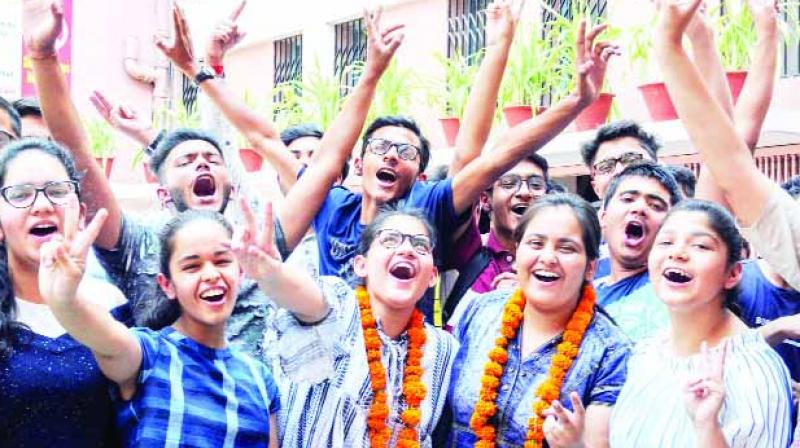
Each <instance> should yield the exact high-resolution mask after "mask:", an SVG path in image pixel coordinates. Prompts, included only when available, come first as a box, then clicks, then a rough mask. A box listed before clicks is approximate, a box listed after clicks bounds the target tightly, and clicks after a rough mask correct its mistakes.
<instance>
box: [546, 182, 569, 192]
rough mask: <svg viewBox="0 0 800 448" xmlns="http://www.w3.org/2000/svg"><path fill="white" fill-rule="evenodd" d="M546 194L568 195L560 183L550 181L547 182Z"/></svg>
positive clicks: (565, 188)
mask: <svg viewBox="0 0 800 448" xmlns="http://www.w3.org/2000/svg"><path fill="white" fill-rule="evenodd" d="M547 192H548V193H550V194H556V193H569V190H567V187H565V186H563V185H561V184H560V183H558V182H555V181H552V180H551V181H548V182H547Z"/></svg>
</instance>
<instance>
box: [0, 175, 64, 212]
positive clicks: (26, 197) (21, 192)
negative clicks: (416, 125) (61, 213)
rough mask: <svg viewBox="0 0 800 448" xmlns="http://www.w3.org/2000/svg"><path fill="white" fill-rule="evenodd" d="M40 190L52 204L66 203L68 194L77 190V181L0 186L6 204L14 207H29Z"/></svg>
mask: <svg viewBox="0 0 800 448" xmlns="http://www.w3.org/2000/svg"><path fill="white" fill-rule="evenodd" d="M40 192H41V193H43V194H44V197H46V198H47V200H48V201H50V203H51V204H53V205H67V203H69V199H70V196H71V195H72V194H73V193H77V192H78V183H77V182H75V181H72V180H62V181H50V182H47V183H45V184H44V186H43V187H35V186H33V185H31V184H19V185H9V186H7V187H3V188H0V195H2V196H3V199H5V201H6V202H8V205H10V206H12V207H15V208H28V207H30V206H31V205H33V204H34V203H35V202H36V198H37V197H38V196H39V193H40Z"/></svg>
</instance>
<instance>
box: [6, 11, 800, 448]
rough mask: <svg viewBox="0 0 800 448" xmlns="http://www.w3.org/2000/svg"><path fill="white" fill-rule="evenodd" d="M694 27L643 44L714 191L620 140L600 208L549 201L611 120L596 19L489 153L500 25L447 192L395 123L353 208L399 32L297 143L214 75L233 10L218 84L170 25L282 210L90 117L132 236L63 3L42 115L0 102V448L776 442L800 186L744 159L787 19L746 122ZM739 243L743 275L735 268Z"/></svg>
mask: <svg viewBox="0 0 800 448" xmlns="http://www.w3.org/2000/svg"><path fill="white" fill-rule="evenodd" d="M700 3H701V2H700V0H691V1H680V0H661V1H660V2H657V11H658V21H657V26H656V28H655V29H654V33H655V39H654V42H655V53H656V55H657V59H658V61H659V63H660V65H661V68H662V73H663V75H664V78H665V81H666V84H667V87H668V89H669V92H670V95H671V97H672V100H673V102H674V104H675V107H676V109H677V111H678V113H679V116H680V118H681V120H682V122H683V124H684V126H685V127H686V129H687V131H688V133H689V135H690V137H691V140H692V142H693V143H694V145H695V146H696V147H697V149H698V151H699V153H700V155H701V157H702V158H703V161H704V167H703V172H701V174H700V176H699V179H697V189H696V196H697V197H699V198H702V199H691V198H690V196H692V192H693V191H694V179H692V176H691V173H690V175H689V176H687V175H686V173H685V172H681V171H677V175H673V173H675V172H676V171H674V170H672V169H670V168H668V167H664V166H661V165H659V164H658V162H657V150H658V142H657V140H656V139H655V138H653V137H652V136H651V135H649V134H648V133H647V132H645V131H643V130H642V129H641V128H640V127H639V126H638V125H637V124H635V123H633V122H629V121H623V122H618V123H612V124H610V125H607V126H605V127H603V128H602V129H600V130H599V131H598V132H597V134H596V137H595V139H593V141H591V142H587V144H586V145H585V146H584V159H585V161H586V164H587V166H588V167H589V169H590V172H591V174H592V178H593V186H594V187H595V190H596V192H597V194H598V197H600V198H601V204H600V207H599V211H598V210H596V208H595V207H594V206H593V205H592V204H590V203H588V202H587V201H585V200H583V199H581V198H580V197H578V196H575V195H572V194H569V193H560V192H557V191H556V190H557V187H556V186H555V185H554V184H553V183H552V182H551V180H550V179H549V178H548V173H547V171H548V165H547V161H546V160H545V159H544V158H542V157H541V156H537V155H536V154H535V152H536V150H538V149H540V148H541V147H542V146H544V145H545V144H546V143H547V142H548V141H550V140H551V139H552V138H553V137H555V136H556V135H558V134H559V133H560V132H562V131H563V130H564V129H565V128H566V127H567V126H568V125H569V124H570V122H571V121H572V120H573V119H574V118H575V117H576V116H577V115H578V114H579V113H580V112H581V110H583V109H584V108H585V107H586V106H588V105H589V104H591V102H592V101H593V100H594V99H595V98H596V97H597V95H598V92H599V89H600V87H601V86H602V85H603V79H604V76H605V70H606V65H607V62H608V60H609V59H610V58H611V57H613V56H614V55H615V54H617V53H618V48H617V47H616V46H615V45H614V44H612V43H609V42H602V41H599V40H598V39H597V38H598V36H599V35H600V34H601V33H602V31H603V29H604V26H597V27H589V26H588V25H587V24H586V23H585V22H584V23H583V24H582V25H581V27H580V30H579V33H578V36H577V42H576V54H577V65H576V70H575V89H574V91H573V92H572V93H571V94H570V95H568V96H567V97H566V98H564V99H562V100H561V101H559V102H557V103H556V104H554V105H553V106H552V107H551V108H550V109H548V111H547V112H545V113H544V114H542V115H539V116H536V117H534V118H532V119H530V120H528V121H526V122H524V123H522V124H520V125H518V126H516V127H513V128H510V129H508V130H507V131H505V132H504V133H503V134H502V135H501V136H500V137H499V138H498V139H497V140H496V142H495V144H494V147H493V148H491V149H488V148H487V149H484V146H485V145H486V142H487V139H488V136H489V132H490V130H491V125H492V120H493V115H494V108H493V107H487V106H486V105H487V104H491V105H493V104H495V103H496V101H497V91H498V88H499V85H500V82H501V80H502V76H503V72H504V70H505V65H506V61H507V58H508V53H509V48H510V46H511V43H512V40H513V36H514V32H515V28H516V24H517V21H518V19H519V11H516V10H515V8H513V7H512V5H511V2H509V1H507V0H497V1H495V2H494V3H492V4H491V5H489V6H488V7H487V10H486V17H487V24H486V26H487V30H486V33H487V40H486V50H485V54H484V58H483V59H482V61H481V63H480V67H479V71H478V74H477V78H476V82H475V85H474V87H473V89H472V91H471V93H470V98H469V101H468V104H467V107H466V111H465V116H464V118H463V125H462V128H461V129H462V130H461V131H460V133H459V135H458V138H457V142H456V148H457V150H456V154H455V157H454V159H453V161H452V163H451V164H450V165H449V166H448V167H447V170H446V176H444V178H443V179H440V180H427V181H426V180H422V174H423V173H424V172H425V169H426V167H427V165H428V162H429V160H430V147H429V143H428V141H427V140H426V139H425V138H424V136H423V135H422V133H421V132H420V129H419V128H418V126H417V125H416V124H415V123H414V121H413V120H411V119H409V118H405V117H401V116H391V117H380V118H378V119H376V120H375V121H374V122H373V123H371V124H370V125H369V126H367V128H366V131H364V134H363V135H364V136H363V138H362V141H361V144H360V145H358V148H359V151H360V152H359V153H358V154H357V157H356V159H355V163H354V169H355V171H356V172H357V173H358V174H359V175H361V176H362V192H360V193H354V192H351V191H349V190H348V189H346V188H344V187H342V186H340V185H339V184H340V183H341V181H342V179H343V177H346V176H347V167H348V160H349V158H350V153H351V151H352V148H353V147H356V146H357V143H358V139H359V135H361V132H362V128H363V127H364V124H365V120H366V117H367V112H368V110H369V107H370V103H371V102H372V98H373V95H374V92H375V89H376V85H377V83H378V81H379V79H380V77H381V75H382V74H383V72H384V71H385V69H386V68H387V66H388V65H389V62H390V61H391V59H392V57H393V55H394V53H395V51H396V49H397V48H398V46H399V45H400V44H401V43H402V41H403V28H402V27H401V26H384V25H383V24H382V23H381V20H380V13H377V14H367V16H366V17H365V23H366V26H367V35H368V45H367V61H366V66H365V70H364V72H363V74H362V76H361V78H360V79H359V81H358V84H357V85H356V87H355V88H354V89H353V90H352V92H351V93H350V95H349V97H348V99H347V101H346V102H345V104H344V106H343V107H342V110H341V111H340V112H339V114H338V115H337V117H336V118H335V120H334V122H333V124H332V125H331V126H330V128H329V129H328V130H326V131H325V132H324V133H322V132H321V131H320V130H318V129H316V128H314V127H313V126H301V127H296V128H292V129H289V130H286V131H285V132H284V133H283V134H281V133H279V132H278V130H277V129H275V127H274V125H273V124H272V123H270V122H269V121H267V120H265V119H263V118H262V117H259V116H258V115H256V114H255V113H253V112H252V111H250V110H248V108H247V107H245V106H244V105H243V102H241V101H240V100H239V99H237V98H236V96H235V95H233V94H232V93H231V92H230V91H229V90H228V88H227V87H226V85H225V82H224V77H223V76H220V75H221V72H222V71H223V58H224V54H225V52H226V51H227V50H229V49H230V48H231V47H232V46H233V45H235V44H236V43H237V42H238V41H239V39H240V37H241V32H240V31H239V29H238V26H237V25H236V19H237V17H238V16H239V14H241V12H242V8H243V7H244V3H242V5H241V6H240V7H238V8H237V9H236V11H234V12H233V14H232V15H231V16H230V17H229V18H228V19H226V20H223V21H222V22H221V23H220V24H219V26H218V27H217V29H216V30H215V32H214V34H213V36H212V38H211V41H210V42H209V45H208V47H207V52H208V54H207V55H206V58H205V63H206V64H208V65H209V66H210V67H212V68H213V69H214V70H215V71H216V72H217V75H216V76H215V75H213V74H212V73H210V71H209V69H207V68H204V67H201V65H200V64H199V63H198V62H197V61H196V59H195V58H194V56H193V51H192V48H193V46H192V42H191V40H190V33H189V30H188V27H187V24H186V21H185V19H184V17H183V13H182V11H181V10H180V9H179V8H176V9H175V10H174V11H173V18H174V26H175V37H174V39H173V40H171V41H166V40H159V41H157V43H156V45H157V46H158V47H159V48H160V49H161V50H162V51H163V52H164V53H165V54H166V55H167V57H169V59H170V60H171V61H172V63H173V64H174V65H175V67H176V68H178V69H179V70H181V71H182V72H183V73H184V74H186V75H187V76H190V77H192V78H194V79H196V80H197V82H198V84H199V87H200V89H201V90H202V91H203V93H204V94H205V95H206V96H207V97H208V99H210V100H211V102H212V103H213V104H214V106H215V107H216V108H217V109H218V110H219V111H220V112H222V114H223V115H224V116H225V117H226V118H227V119H228V120H229V121H230V123H231V124H232V125H233V126H234V127H236V128H237V130H238V131H239V132H241V133H242V134H243V135H244V136H245V137H247V138H248V140H249V141H250V142H251V144H252V145H253V147H254V148H255V149H256V150H257V151H258V152H260V153H261V154H262V155H263V156H264V157H265V158H266V159H267V160H268V161H269V162H270V164H271V165H272V166H273V167H274V168H275V170H276V171H277V173H278V175H279V181H280V184H281V189H282V190H283V192H284V194H285V201H284V205H283V206H280V207H279V206H276V207H274V208H273V206H272V205H271V204H270V203H269V202H268V201H260V200H259V199H260V197H259V196H260V195H258V193H257V192H252V191H250V190H248V189H247V187H246V186H245V185H244V184H241V183H239V182H238V181H237V180H235V179H236V178H237V177H238V175H237V174H236V164H235V163H233V162H234V161H233V160H232V159H231V155H230V153H229V149H228V148H227V147H226V146H225V145H223V144H221V143H220V142H219V141H218V140H217V139H216V138H215V137H214V136H213V135H212V134H209V133H208V132H205V131H201V130H190V129H180V130H176V131H171V132H162V133H160V134H157V133H156V132H153V131H152V130H151V129H150V128H149V126H148V125H147V123H146V122H144V121H143V120H142V119H141V117H139V116H138V115H137V114H135V113H133V112H132V111H131V110H130V109H128V108H126V107H121V106H115V105H113V104H112V103H111V102H109V101H108V100H107V99H106V98H105V97H104V96H103V95H101V94H99V93H97V94H96V95H95V96H94V97H93V103H94V104H95V106H96V107H97V109H98V110H99V111H100V113H101V114H102V115H103V116H104V117H105V118H106V119H107V120H108V121H109V122H110V123H112V125H114V126H115V127H116V128H117V129H119V130H120V131H122V132H124V133H126V134H127V135H129V136H131V137H133V138H135V139H137V140H139V141H141V142H142V143H143V144H145V145H148V146H149V148H150V161H149V163H150V166H151V168H152V171H153V172H154V173H156V174H157V176H158V179H159V186H158V195H159V199H160V200H161V202H162V204H164V207H165V209H167V210H169V211H170V216H169V217H168V218H167V219H166V220H165V221H166V222H147V223H143V222H140V221H138V220H137V219H135V218H133V217H131V216H128V215H127V214H126V213H125V212H124V211H123V210H122V209H121V207H120V205H119V203H118V202H117V199H116V198H115V197H114V195H113V193H112V191H111V187H110V184H109V183H108V181H107V179H106V178H105V176H104V174H103V173H102V172H101V168H100V167H99V166H98V165H97V164H96V163H95V161H94V160H93V158H92V156H91V152H90V151H89V145H88V140H87V137H86V134H85V132H84V131H83V129H82V127H81V124H80V123H81V121H80V119H79V117H78V114H77V112H76V110H75V107H74V105H73V104H72V100H71V99H70V96H69V92H68V89H67V87H66V83H65V80H64V77H63V75H62V73H61V71H60V68H59V64H58V60H57V56H56V52H55V51H54V46H55V41H56V39H57V37H58V36H59V34H60V27H61V14H62V10H61V7H60V5H59V2H57V1H45V2H26V3H25V4H24V17H25V22H24V29H25V31H26V36H25V42H26V45H27V46H28V49H29V54H30V55H31V59H32V65H33V71H34V75H35V78H36V85H37V89H38V100H39V102H40V107H39V105H37V104H34V103H32V102H31V101H29V100H25V101H23V102H21V103H18V104H17V105H19V106H25V107H19V109H15V108H14V107H13V106H12V105H11V104H10V103H8V102H6V101H5V100H3V99H2V98H0V138H2V139H0V146H3V147H2V150H0V196H2V200H0V239H2V242H3V247H2V250H0V403H2V406H0V423H2V424H0V446H20V447H21V446H26V447H28V446H75V447H92V446H98V447H101V446H102V447H105V446H119V445H125V446H176V447H177V446H186V447H199V446H209V447H218V446H224V447H233V446H242V447H245V446H246V447H250V446H279V445H280V446H285V447H318V446H331V447H345V446H347V447H350V446H371V447H385V446H397V447H414V446H426V447H432V446H437V447H438V446H453V447H456V446H459V447H460V446H479V447H493V446H503V447H506V446H508V447H510V446H526V447H540V446H549V447H552V448H556V447H582V446H591V447H595V446H612V447H646V446H662V447H684V446H698V447H788V446H790V444H791V443H792V441H793V440H794V439H795V436H794V435H793V430H794V422H795V418H796V416H795V413H796V406H795V404H794V401H793V398H792V390H793V384H794V383H793V382H792V380H795V381H796V380H800V358H798V353H797V352H796V347H795V345H796V343H793V342H792V341H788V340H787V339H792V338H796V337H797V334H798V332H800V326H799V325H798V324H797V323H795V320H796V318H795V317H794V315H795V314H797V313H798V312H800V295H799V294H798V293H797V291H796V290H797V289H798V288H800V255H799V254H800V205H799V204H798V203H797V202H796V201H795V199H793V196H794V197H796V196H797V193H798V191H800V188H798V187H797V183H790V184H789V185H788V188H787V191H788V193H787V191H784V190H782V189H780V188H779V187H777V186H776V185H774V184H773V183H772V182H771V181H770V180H769V179H768V178H766V177H765V176H764V175H763V174H761V173H760V172H759V171H758V169H757V168H756V166H755V164H754V163H753V160H752V156H751V153H750V149H752V148H754V147H755V144H756V143H757V136H758V134H759V132H760V127H761V124H762V123H763V120H764V116H765V114H766V110H767V108H768V106H769V102H770V100H771V91H772V87H773V80H772V79H773V75H774V71H775V59H776V50H777V34H776V28H777V25H776V21H777V11H776V9H775V4H774V1H773V0H748V7H750V8H751V12H752V14H753V17H754V18H755V23H756V25H757V32H758V34H759V42H758V46H759V52H756V55H757V56H756V61H755V62H754V67H753V70H752V71H751V73H750V75H749V78H748V80H747V83H746V85H745V88H744V90H743V92H742V96H741V97H740V99H739V102H738V103H737V104H736V106H735V108H734V106H733V104H732V102H731V99H730V94H729V93H728V91H727V87H725V88H720V85H723V86H724V74H723V72H722V70H721V68H720V65H719V57H718V55H717V52H716V49H715V48H714V45H713V35H712V34H711V33H710V28H709V27H708V26H707V24H706V23H705V19H704V18H703V16H702V13H701V12H698V8H699V7H700ZM684 34H687V35H688V37H689V40H690V42H691V45H692V47H693V55H694V60H692V59H690V58H689V57H688V56H687V54H686V52H685V50H684V49H683V45H682V40H683V37H684ZM701 74H702V75H701ZM19 112H21V113H19ZM20 115H22V117H21V116H20ZM45 123H46V124H45ZM42 137H44V138H42ZM312 153H313V156H312V155H311V154H312ZM676 179H680V180H681V183H680V184H679V183H678V182H677V181H676ZM259 202H264V203H263V204H261V203H259ZM728 209H730V210H731V211H732V212H733V215H732V214H731V213H730V212H729V211H728ZM223 213H224V214H225V215H228V218H226V217H225V216H223ZM482 216H483V217H484V220H485V217H487V216H488V217H489V228H488V232H481V227H482V226H481V221H482V219H481V217H482ZM734 216H735V218H734ZM228 219H230V221H229V220H228ZM737 220H738V223H737ZM231 222H235V223H236V224H235V225H233V224H231ZM312 228H313V231H311V230H309V229H312ZM484 230H486V229H484ZM740 230H741V233H740ZM482 233H485V234H486V235H482ZM742 234H744V235H745V236H746V237H747V240H748V241H749V243H750V246H751V248H752V250H753V251H754V252H755V253H757V254H758V255H759V256H760V257H761V258H760V259H758V261H745V262H742V257H743V253H744V252H745V249H744V248H745V240H744V239H743V237H742ZM290 254H291V255H290ZM298 258H299V259H298ZM454 272H455V273H454ZM770 345H773V346H775V348H774V349H773V347H771V346H770ZM787 365H788V366H789V368H788V369H787Z"/></svg>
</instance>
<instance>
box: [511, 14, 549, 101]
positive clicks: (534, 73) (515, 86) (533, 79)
mask: <svg viewBox="0 0 800 448" xmlns="http://www.w3.org/2000/svg"><path fill="white" fill-rule="evenodd" d="M518 33H519V35H518V36H517V38H516V39H515V41H514V44H513V45H512V47H511V52H510V54H509V58H508V67H507V69H506V74H505V76H504V78H503V84H502V85H501V86H500V92H499V93H498V101H499V104H500V105H501V106H511V105H535V104H539V103H540V101H541V100H542V98H543V97H544V96H545V95H546V93H547V92H549V90H550V85H551V80H552V78H551V77H552V75H553V71H554V69H555V67H556V62H557V58H556V57H555V54H556V53H555V52H553V51H550V48H549V46H548V43H547V41H546V40H545V39H542V37H541V31H540V30H538V29H536V28H533V27H530V28H528V29H524V30H520V31H518Z"/></svg>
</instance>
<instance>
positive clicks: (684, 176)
mask: <svg viewBox="0 0 800 448" xmlns="http://www.w3.org/2000/svg"><path fill="white" fill-rule="evenodd" d="M664 168H666V169H667V171H669V173H670V174H672V177H674V178H675V180H676V181H677V182H678V184H679V185H680V186H681V187H682V188H683V191H685V192H686V197H687V198H693V197H694V190H695V186H696V185H697V176H695V175H694V171H692V170H690V169H689V168H686V167H685V166H683V165H667V166H665V167H664Z"/></svg>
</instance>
